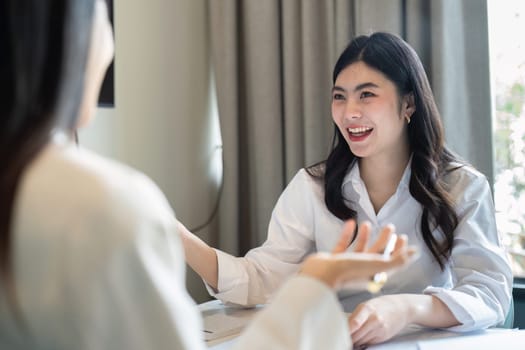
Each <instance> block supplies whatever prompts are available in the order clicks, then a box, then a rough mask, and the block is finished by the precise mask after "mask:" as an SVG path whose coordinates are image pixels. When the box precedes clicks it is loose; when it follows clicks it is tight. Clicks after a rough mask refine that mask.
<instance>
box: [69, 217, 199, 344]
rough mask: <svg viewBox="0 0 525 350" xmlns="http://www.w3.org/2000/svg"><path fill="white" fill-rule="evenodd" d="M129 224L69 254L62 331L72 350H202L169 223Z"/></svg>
mask: <svg viewBox="0 0 525 350" xmlns="http://www.w3.org/2000/svg"><path fill="white" fill-rule="evenodd" d="M168 219H169V218H168ZM129 221H130V223H129V227H123V226H122V224H121V225H119V227H120V230H121V231H120V233H115V232H113V234H111V235H109V236H111V238H108V239H104V238H103V237H99V240H98V241H99V243H96V240H91V242H92V243H90V244H88V245H86V244H84V245H83V247H82V246H80V245H77V243H75V242H72V243H71V245H70V246H69V248H71V249H70V252H75V253H74V254H75V255H76V256H74V257H72V258H71V259H69V261H70V262H71V264H70V265H69V266H68V271H69V278H68V281H69V282H70V283H68V284H67V286H68V289H69V293H67V294H66V300H64V303H65V304H69V306H68V307H66V309H67V310H74V311H71V315H70V316H69V318H70V325H71V326H73V328H74V329H75V332H76V333H77V337H75V338H76V339H77V340H78V342H79V343H78V344H73V347H74V348H81V349H93V350H95V349H131V350H133V349H137V350H138V349H205V346H204V343H203V341H202V338H203V336H202V331H201V330H202V327H201V322H202V321H201V318H200V314H199V312H198V310H197V308H196V306H195V303H194V302H193V300H192V299H191V297H190V296H189V295H188V293H187V291H186V288H185V280H184V278H185V264H184V258H183V251H182V249H181V246H180V242H179V239H178V236H177V231H176V225H175V221H174V220H167V221H168V222H158V221H153V222H150V221H147V220H146V221H144V220H135V219H132V218H130V220H129ZM124 225H125V224H124ZM92 232H96V231H92ZM78 243H79V244H80V243H81V242H78ZM84 243H85V242H84ZM75 245H76V246H75ZM90 256H93V257H96V258H95V259H93V258H91V259H90ZM86 262H89V264H86Z"/></svg>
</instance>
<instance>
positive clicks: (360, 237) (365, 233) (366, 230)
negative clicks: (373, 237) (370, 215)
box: [353, 221, 372, 253]
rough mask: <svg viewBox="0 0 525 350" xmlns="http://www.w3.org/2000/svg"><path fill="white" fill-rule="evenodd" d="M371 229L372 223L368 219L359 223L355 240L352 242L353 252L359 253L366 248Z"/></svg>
mask: <svg viewBox="0 0 525 350" xmlns="http://www.w3.org/2000/svg"><path fill="white" fill-rule="evenodd" d="M371 230H372V225H371V224H370V222H368V221H364V222H362V223H361V225H359V232H358V233H357V237H356V242H355V244H354V250H353V251H354V252H357V253H360V252H364V251H365V250H366V247H367V245H368V241H369V239H370V231H371Z"/></svg>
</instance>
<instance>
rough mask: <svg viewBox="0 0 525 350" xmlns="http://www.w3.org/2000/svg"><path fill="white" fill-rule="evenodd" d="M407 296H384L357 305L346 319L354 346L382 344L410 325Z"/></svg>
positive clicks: (409, 304)
mask: <svg viewBox="0 0 525 350" xmlns="http://www.w3.org/2000/svg"><path fill="white" fill-rule="evenodd" d="M411 305H412V304H411V303H410V295H409V294H396V295H384V296H380V297H376V298H373V299H370V300H368V301H365V302H363V303H361V304H359V305H358V306H357V307H356V308H355V310H354V311H353V312H352V314H351V315H350V316H349V318H348V325H349V327H350V334H351V336H352V342H353V343H354V345H355V346H360V345H369V344H377V343H381V342H384V341H386V340H388V339H390V338H392V337H393V336H395V335H396V334H398V333H399V332H400V331H401V330H402V329H403V328H405V327H406V326H407V325H409V324H410V323H412V317H411V315H412V306H411Z"/></svg>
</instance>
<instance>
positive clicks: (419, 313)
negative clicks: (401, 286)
mask: <svg viewBox="0 0 525 350" xmlns="http://www.w3.org/2000/svg"><path fill="white" fill-rule="evenodd" d="M402 296H403V297H404V298H405V299H406V302H407V305H408V310H409V321H410V322H409V323H415V324H418V325H420V326H424V327H431V328H448V327H453V326H457V325H459V322H458V320H457V319H456V318H455V317H454V315H453V314H452V312H451V311H450V309H449V308H448V307H447V305H445V303H443V302H442V301H441V300H440V299H439V298H437V297H435V296H433V295H425V294H419V295H418V294H402Z"/></svg>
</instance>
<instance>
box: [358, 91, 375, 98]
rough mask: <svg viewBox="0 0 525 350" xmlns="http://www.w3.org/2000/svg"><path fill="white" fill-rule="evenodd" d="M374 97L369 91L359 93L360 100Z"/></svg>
mask: <svg viewBox="0 0 525 350" xmlns="http://www.w3.org/2000/svg"><path fill="white" fill-rule="evenodd" d="M373 96H375V95H374V94H373V93H371V92H370V91H363V92H361V96H360V97H361V98H366V97H373Z"/></svg>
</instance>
